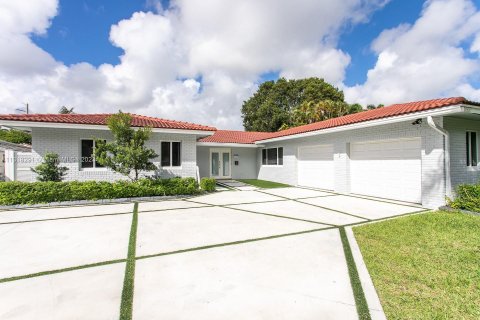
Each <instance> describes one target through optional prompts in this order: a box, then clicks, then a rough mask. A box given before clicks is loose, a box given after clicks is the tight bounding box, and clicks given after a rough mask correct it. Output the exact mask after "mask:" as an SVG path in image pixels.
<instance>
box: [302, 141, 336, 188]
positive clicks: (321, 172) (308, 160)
mask: <svg viewBox="0 0 480 320" xmlns="http://www.w3.org/2000/svg"><path fill="white" fill-rule="evenodd" d="M298 185H299V186H305V187H313V188H320V189H328V190H333V189H334V163H333V145H321V146H308V147H299V148H298Z"/></svg>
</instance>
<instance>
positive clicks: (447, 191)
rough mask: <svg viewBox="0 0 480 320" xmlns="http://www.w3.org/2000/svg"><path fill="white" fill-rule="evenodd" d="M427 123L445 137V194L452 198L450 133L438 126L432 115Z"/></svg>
mask: <svg viewBox="0 0 480 320" xmlns="http://www.w3.org/2000/svg"><path fill="white" fill-rule="evenodd" d="M427 123H428V125H429V126H430V128H432V129H433V130H435V131H437V132H438V133H440V134H441V135H443V136H444V137H445V158H444V159H445V160H444V162H445V163H444V165H445V194H446V196H447V197H449V198H451V197H452V180H451V175H450V135H449V134H448V132H447V131H446V130H445V129H444V128H442V127H440V126H438V125H437V124H436V123H435V121H433V118H432V116H428V117H427Z"/></svg>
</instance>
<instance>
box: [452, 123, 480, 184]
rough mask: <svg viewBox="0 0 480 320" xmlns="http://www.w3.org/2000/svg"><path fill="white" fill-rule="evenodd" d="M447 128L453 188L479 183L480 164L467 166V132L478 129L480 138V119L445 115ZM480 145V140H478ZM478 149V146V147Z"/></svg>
mask: <svg viewBox="0 0 480 320" xmlns="http://www.w3.org/2000/svg"><path fill="white" fill-rule="evenodd" d="M444 123H445V129H447V130H448V132H449V134H450V174H451V176H452V188H455V187H456V186H458V185H459V184H464V183H470V184H472V183H478V182H479V181H480V165H477V166H476V167H467V157H466V154H467V145H466V132H467V131H476V132H477V139H479V138H480V121H473V120H467V119H459V118H451V117H445V120H444ZM477 144H478V147H480V141H477ZM477 150H478V148H477Z"/></svg>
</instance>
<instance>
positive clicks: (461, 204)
mask: <svg viewBox="0 0 480 320" xmlns="http://www.w3.org/2000/svg"><path fill="white" fill-rule="evenodd" d="M455 195H456V197H455V199H454V200H451V199H448V204H449V205H450V206H451V207H452V208H455V209H462V210H468V211H475V212H480V183H477V184H462V185H459V186H458V187H457V188H456V189H455Z"/></svg>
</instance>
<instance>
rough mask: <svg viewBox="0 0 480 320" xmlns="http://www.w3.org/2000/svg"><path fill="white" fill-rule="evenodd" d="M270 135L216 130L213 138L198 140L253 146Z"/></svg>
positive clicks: (267, 133)
mask: <svg viewBox="0 0 480 320" xmlns="http://www.w3.org/2000/svg"><path fill="white" fill-rule="evenodd" d="M271 135H272V133H271V132H253V131H232V130H217V131H216V132H215V134H214V135H213V136H208V137H206V138H203V139H200V140H199V142H215V143H242V144H253V143H255V141H257V140H262V139H267V138H269V137H270V136H271Z"/></svg>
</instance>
